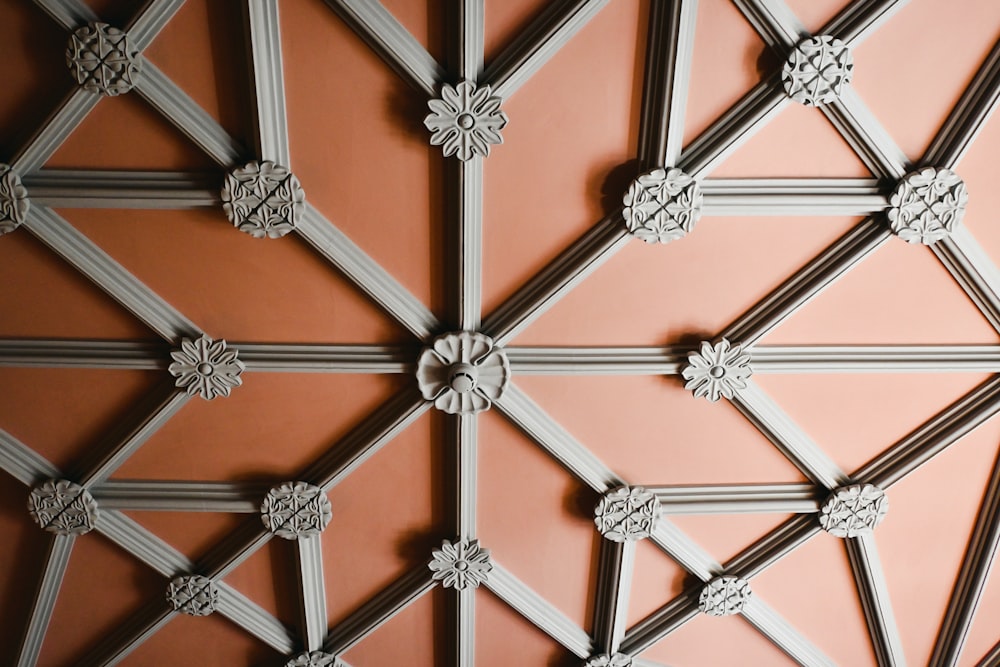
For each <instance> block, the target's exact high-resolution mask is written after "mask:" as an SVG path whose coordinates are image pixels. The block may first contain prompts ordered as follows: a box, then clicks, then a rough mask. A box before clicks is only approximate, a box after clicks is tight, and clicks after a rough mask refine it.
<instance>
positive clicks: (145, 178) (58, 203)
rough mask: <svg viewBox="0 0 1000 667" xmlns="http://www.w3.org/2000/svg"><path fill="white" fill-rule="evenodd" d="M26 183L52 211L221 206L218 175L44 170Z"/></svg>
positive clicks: (36, 199) (35, 198) (34, 197)
mask: <svg viewBox="0 0 1000 667" xmlns="http://www.w3.org/2000/svg"><path fill="white" fill-rule="evenodd" d="M22 180H23V181H24V186H25V187H26V188H27V189H28V192H29V193H30V195H31V202H32V204H33V205H34V204H37V205H41V206H47V207H49V208H131V209H161V208H163V209H171V210H179V209H189V208H210V207H215V206H218V205H219V184H218V180H219V177H218V175H215V174H202V173H187V172H170V171H98V170H95V171H89V170H88V171H80V170H74V169H43V170H41V171H36V172H34V173H31V174H28V175H26V176H25V177H24V178H23V179H22Z"/></svg>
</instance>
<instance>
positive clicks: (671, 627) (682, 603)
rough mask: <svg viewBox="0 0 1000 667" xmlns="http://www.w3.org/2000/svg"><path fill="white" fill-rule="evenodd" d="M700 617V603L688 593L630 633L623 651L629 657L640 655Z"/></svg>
mask: <svg viewBox="0 0 1000 667" xmlns="http://www.w3.org/2000/svg"><path fill="white" fill-rule="evenodd" d="M697 615H698V601H697V599H694V598H692V597H690V596H689V595H688V594H687V593H681V594H680V595H679V596H677V597H676V598H674V599H673V600H671V601H670V602H668V603H667V604H665V605H663V606H662V607H660V608H659V609H657V610H656V611H654V612H653V613H652V614H650V615H649V616H647V617H646V618H644V619H642V620H641V621H639V622H638V623H636V624H635V625H634V626H632V627H631V628H630V629H629V631H628V632H626V633H625V639H624V640H623V641H622V646H621V650H622V651H623V652H624V653H626V654H628V655H638V654H640V653H642V652H643V651H645V650H646V649H648V648H649V647H650V646H652V645H653V644H655V643H656V642H658V641H660V640H661V639H663V638H664V637H666V636H667V635H669V634H671V633H672V632H675V631H677V630H678V629H680V628H681V627H683V626H684V624H685V623H687V622H688V621H690V620H692V619H694V618H695V617H696V616H697Z"/></svg>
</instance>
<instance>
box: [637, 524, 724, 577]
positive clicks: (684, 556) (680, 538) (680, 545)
mask: <svg viewBox="0 0 1000 667" xmlns="http://www.w3.org/2000/svg"><path fill="white" fill-rule="evenodd" d="M649 539H650V540H652V542H653V544H655V545H656V546H658V547H659V548H660V550H661V551H663V553H665V554H667V555H668V556H670V557H671V558H673V559H674V561H676V562H677V564H678V565H680V566H681V567H683V568H684V569H685V570H687V571H688V572H690V573H691V574H692V575H694V576H695V577H697V578H698V579H701V580H702V581H708V580H709V579H711V578H712V577H714V576H715V575H717V574H719V573H720V572H722V565H720V564H719V562H718V561H717V560H715V559H714V558H713V557H712V556H711V555H709V553H708V552H706V551H705V550H704V549H702V548H701V546H699V545H698V544H697V543H696V542H695V541H694V540H692V539H691V538H690V537H688V536H687V535H686V534H685V533H684V532H683V531H681V529H680V528H678V527H677V526H676V524H674V523H673V522H671V521H670V520H669V519H667V518H666V517H661V518H660V520H659V521H657V522H656V526H655V528H654V529H653V533H652V535H650V537H649Z"/></svg>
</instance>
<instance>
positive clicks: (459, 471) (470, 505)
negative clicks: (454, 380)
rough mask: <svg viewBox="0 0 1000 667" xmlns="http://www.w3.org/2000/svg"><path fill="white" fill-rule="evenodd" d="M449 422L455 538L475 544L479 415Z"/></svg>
mask: <svg viewBox="0 0 1000 667" xmlns="http://www.w3.org/2000/svg"><path fill="white" fill-rule="evenodd" d="M449 421H450V428H451V430H452V433H453V435H454V437H455V442H454V445H455V448H454V451H455V463H456V465H455V475H456V477H455V483H454V489H455V511H456V516H455V534H456V535H458V538H459V539H460V540H474V539H476V499H477V496H478V493H477V483H476V480H477V477H478V475H479V470H478V463H477V459H478V452H477V450H478V442H477V441H478V435H479V419H478V417H477V416H476V415H454V416H452V417H451V419H450V420H449Z"/></svg>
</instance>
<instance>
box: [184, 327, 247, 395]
mask: <svg viewBox="0 0 1000 667" xmlns="http://www.w3.org/2000/svg"><path fill="white" fill-rule="evenodd" d="M237 354H238V352H237V350H230V349H227V345H226V341H225V340H223V339H219V340H212V339H211V338H209V337H208V336H206V335H204V334H202V335H201V336H200V337H199V338H197V339H194V340H192V339H190V338H184V339H182V340H181V346H180V349H178V350H174V351H173V352H171V353H170V358H171V359H173V360H174V362H173V363H172V364H170V367H169V368H168V369H167V370H169V371H170V374H171V375H173V376H174V377H175V378H177V381H176V385H177V387H178V388H179V389H184V390H185V391H187V393H188V396H194V395H195V394H198V395H200V396H201V397H202V398H204V399H205V400H206V401H211V400H212V399H214V398H216V397H218V396H229V394H230V393H231V392H232V390H233V388H234V387H239V386H240V385H241V384H243V380H242V379H241V378H240V375H242V374H243V371H244V370H245V369H246V366H244V365H243V362H242V361H240V360H239V359H238V358H237Z"/></svg>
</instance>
